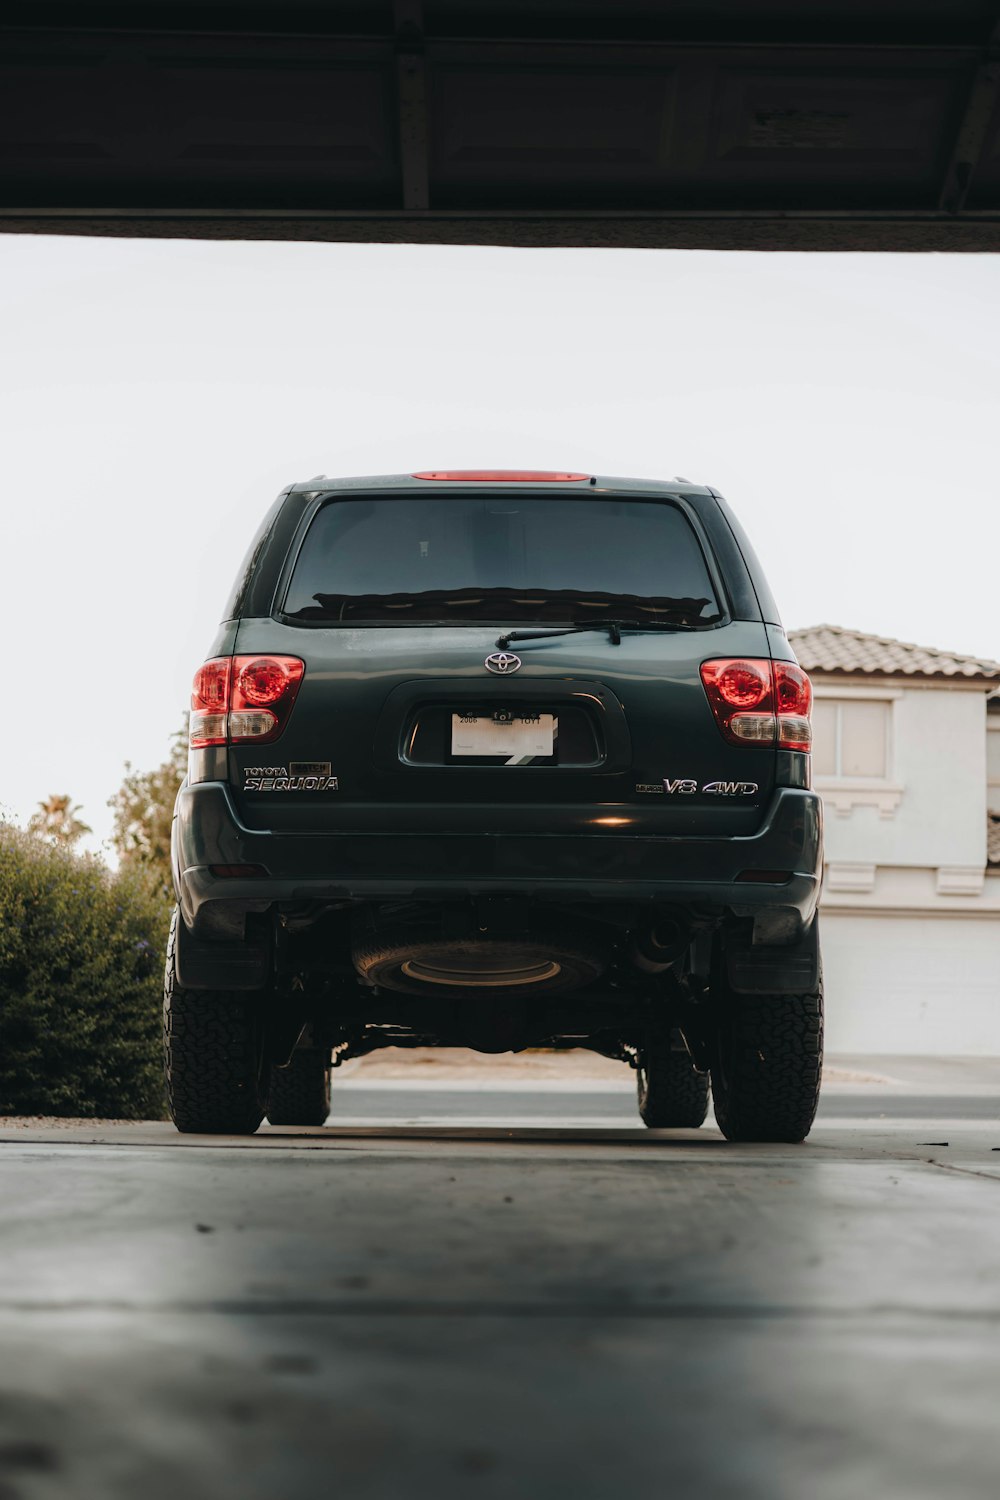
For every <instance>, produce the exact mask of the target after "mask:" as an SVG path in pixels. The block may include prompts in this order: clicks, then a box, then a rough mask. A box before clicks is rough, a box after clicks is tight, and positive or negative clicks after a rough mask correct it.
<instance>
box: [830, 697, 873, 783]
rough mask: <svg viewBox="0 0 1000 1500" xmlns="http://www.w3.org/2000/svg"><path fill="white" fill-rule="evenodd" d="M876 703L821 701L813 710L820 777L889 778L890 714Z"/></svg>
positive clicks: (871, 701)
mask: <svg viewBox="0 0 1000 1500" xmlns="http://www.w3.org/2000/svg"><path fill="white" fill-rule="evenodd" d="M890 708H891V705H890V704H889V703H886V702H883V701H881V700H878V699H875V700H871V699H868V700H866V699H863V698H861V699H850V698H818V699H817V700H816V703H815V705H814V707H813V771H814V772H815V774H816V775H817V776H823V777H827V776H829V777H835V778H836V779H837V780H838V781H839V780H844V779H846V778H849V777H859V776H860V777H865V778H867V779H869V780H882V779H884V778H885V777H886V776H888V774H889V712H890Z"/></svg>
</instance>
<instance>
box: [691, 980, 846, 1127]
mask: <svg viewBox="0 0 1000 1500" xmlns="http://www.w3.org/2000/svg"><path fill="white" fill-rule="evenodd" d="M715 1054H716V1056H715V1061H714V1062H713V1064H712V1098H713V1101H714V1104H715V1118H716V1121H717V1122H718V1126H719V1129H720V1130H721V1131H722V1133H723V1135H724V1136H725V1137H726V1139H727V1140H730V1141H792V1142H798V1141H802V1140H805V1138H806V1136H807V1135H808V1134H809V1131H810V1128H811V1127H812V1123H813V1120H814V1118H815V1116H816V1106H817V1104H818V1103H819V1088H820V1077H821V1074H822V1069H823V991H822V988H820V989H819V991H818V992H817V993H816V994H812V995H728V996H727V997H726V1002H725V1007H724V1010H723V1013H722V1015H721V1016H720V1018H719V1022H718V1030H717V1034H716V1046H715Z"/></svg>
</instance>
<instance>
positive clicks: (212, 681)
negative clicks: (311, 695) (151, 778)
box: [188, 656, 305, 750]
mask: <svg viewBox="0 0 1000 1500" xmlns="http://www.w3.org/2000/svg"><path fill="white" fill-rule="evenodd" d="M304 671H305V663H304V662H302V661H300V660H299V658H298V657H297V656H217V657H214V658H213V660H212V661H207V662H206V663H205V665H204V666H203V667H199V668H198V671H197V672H196V673H195V676H194V689H193V691H192V693H191V725H190V735H189V741H188V743H189V744H190V746H191V749H192V750H200V749H204V748H206V747H207V746H209V745H227V744H228V745H240V744H257V745H266V744H268V743H269V742H270V741H271V740H276V739H277V738H278V735H279V734H280V733H281V731H282V730H283V729H284V727H285V724H286V723H287V721H288V715H289V714H290V713H291V711H292V704H293V703H294V702H295V695H296V693H297V692H298V690H299V683H300V682H301V680H302V674H303V672H304Z"/></svg>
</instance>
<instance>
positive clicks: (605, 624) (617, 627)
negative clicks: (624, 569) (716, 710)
mask: <svg viewBox="0 0 1000 1500" xmlns="http://www.w3.org/2000/svg"><path fill="white" fill-rule="evenodd" d="M721 618H722V616H721V615H713V616H710V617H709V618H708V619H707V620H701V621H699V624H701V625H714V624H715V623H716V622H717V621H718V620H720V619H721ZM697 629H698V626H697V625H690V624H686V623H685V624H681V623H680V622H679V621H678V622H676V623H675V622H674V621H672V620H574V621H573V624H572V625H564V626H562V628H561V629H559V630H508V631H506V632H505V633H504V634H503V635H501V636H498V637H497V645H498V646H499V647H500V649H501V651H503V650H505V649H506V647H507V646H509V645H510V643H511V641H540V640H543V639H544V638H545V637H547V636H550V635H578V634H579V633H580V631H582V630H606V631H607V632H608V635H609V636H610V638H611V644H612V646H620V645H621V643H622V631H623V630H697Z"/></svg>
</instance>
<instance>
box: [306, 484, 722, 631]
mask: <svg viewBox="0 0 1000 1500" xmlns="http://www.w3.org/2000/svg"><path fill="white" fill-rule="evenodd" d="M612 614H613V615H615V616H617V617H620V618H622V619H625V618H628V619H634V620H637V621H643V622H647V623H651V624H663V625H674V626H678V627H684V626H688V627H692V626H705V625H712V624H715V623H717V622H718V621H719V620H720V619H721V618H722V610H721V606H720V603H719V599H718V591H717V590H716V588H715V586H714V585H713V582H712V578H711V574H710V572H709V568H708V564H707V562H706V559H705V555H704V553H703V551H702V548H701V545H700V542H699V539H698V537H697V536H696V534H695V532H694V529H693V527H692V525H691V523H690V521H689V520H688V518H687V516H686V515H685V514H684V512H683V511H682V510H681V509H680V507H679V506H677V505H673V504H671V503H669V502H663V501H646V500H620V499H606V498H603V497H597V496H595V497H594V498H586V499H585V498H582V497H580V498H576V497H574V498H565V499H563V498H558V499H557V498H555V497H549V496H527V497H526V496H523V495H508V494H493V495H490V496H475V497H472V496H468V497H463V496H451V495H448V496H443V495H427V494H423V495H420V496H413V497H409V496H407V497H405V498H403V497H398V498H397V497H387V498H379V499H371V498H362V499H346V500H335V501H331V502H329V503H327V504H326V505H324V506H323V507H322V508H321V509H320V510H319V511H318V512H317V514H316V516H315V517H314V519H313V522H312V524H311V526H310V527H309V530H308V532H307V533H306V536H305V538H304V541H303V543H302V546H301V548H300V550H299V555H298V558H297V559H296V562H295V566H294V569H293V572H292V576H291V581H290V583H289V587H288V591H287V594H286V598H285V604H284V615H285V618H286V619H288V620H289V621H293V622H299V621H301V622H302V623H312V622H315V623H323V624H335V623H344V624H347V623H351V624H357V623H359V622H365V621H370V622H372V623H375V622H378V623H379V624H382V625H386V624H393V625H406V624H410V623H413V624H416V623H423V624H427V623H436V624H451V623H454V622H456V621H463V620H469V621H472V620H482V621H497V622H499V623H503V624H509V623H512V622H525V621H532V622H538V621H541V622H546V623H548V622H551V623H560V624H567V623H571V622H580V621H586V620H587V619H598V618H601V617H604V616H607V615H612Z"/></svg>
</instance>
